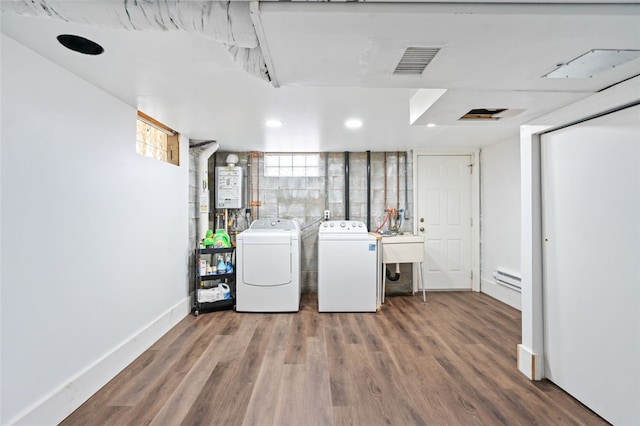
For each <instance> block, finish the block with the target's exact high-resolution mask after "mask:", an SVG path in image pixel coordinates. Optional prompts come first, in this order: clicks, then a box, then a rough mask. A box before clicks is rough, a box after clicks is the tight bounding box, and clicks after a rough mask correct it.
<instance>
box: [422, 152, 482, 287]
mask: <svg viewBox="0 0 640 426" xmlns="http://www.w3.org/2000/svg"><path fill="white" fill-rule="evenodd" d="M470 165H471V156H469V155H419V156H418V157H417V167H416V173H417V176H418V181H417V212H418V217H417V220H418V234H419V235H424V239H425V247H424V250H425V256H424V281H425V288H427V289H428V290H470V289H471V283H472V276H471V270H472V269H471V167H470Z"/></svg>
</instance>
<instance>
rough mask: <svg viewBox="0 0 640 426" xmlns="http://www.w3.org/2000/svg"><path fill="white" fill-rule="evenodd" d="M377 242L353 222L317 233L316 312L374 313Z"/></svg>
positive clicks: (329, 224) (328, 224) (342, 222)
mask: <svg viewBox="0 0 640 426" xmlns="http://www.w3.org/2000/svg"><path fill="white" fill-rule="evenodd" d="M379 253H380V251H379V250H378V238H377V237H376V236H374V235H373V234H371V233H369V232H367V227H366V225H365V224H364V223H362V222H359V221H355V220H334V221H327V222H324V223H322V225H320V229H319V230H318V311H319V312H375V311H376V310H377V307H378V295H379V290H380V258H379Z"/></svg>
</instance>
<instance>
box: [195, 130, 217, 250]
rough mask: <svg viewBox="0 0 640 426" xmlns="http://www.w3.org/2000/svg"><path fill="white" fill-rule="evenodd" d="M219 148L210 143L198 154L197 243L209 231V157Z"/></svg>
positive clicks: (214, 143)
mask: <svg viewBox="0 0 640 426" xmlns="http://www.w3.org/2000/svg"><path fill="white" fill-rule="evenodd" d="M219 147H220V144H218V142H216V141H211V145H207V146H205V148H204V149H203V150H202V152H200V154H198V187H199V191H198V194H199V202H198V209H199V212H200V220H198V235H197V240H198V241H201V240H202V239H203V238H204V237H205V234H206V233H207V229H209V212H210V211H211V201H210V194H209V157H211V156H212V155H213V153H214V152H216V151H217V150H218V148H219Z"/></svg>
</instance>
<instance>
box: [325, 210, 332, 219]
mask: <svg viewBox="0 0 640 426" xmlns="http://www.w3.org/2000/svg"><path fill="white" fill-rule="evenodd" d="M324 219H325V220H329V219H331V211H329V210H325V211H324Z"/></svg>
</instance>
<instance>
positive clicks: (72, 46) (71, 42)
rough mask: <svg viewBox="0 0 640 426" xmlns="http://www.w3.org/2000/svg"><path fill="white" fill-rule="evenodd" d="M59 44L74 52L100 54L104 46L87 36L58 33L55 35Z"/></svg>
mask: <svg viewBox="0 0 640 426" xmlns="http://www.w3.org/2000/svg"><path fill="white" fill-rule="evenodd" d="M56 38H57V39H58V41H59V42H60V44H61V45H63V46H64V47H66V48H67V49H69V50H73V51H74V52H78V53H82V54H85V55H100V54H101V53H102V52H104V48H103V47H102V46H100V45H99V44H98V43H96V42H94V41H91V40H89V39H88V38H84V37H80V36H78V35H73V34H60V35H59V36H58V37H56Z"/></svg>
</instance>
